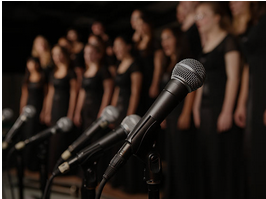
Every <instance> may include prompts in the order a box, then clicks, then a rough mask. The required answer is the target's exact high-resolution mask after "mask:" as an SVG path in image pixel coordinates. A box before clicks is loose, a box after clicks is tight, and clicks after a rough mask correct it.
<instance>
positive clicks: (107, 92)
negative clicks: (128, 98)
mask: <svg viewBox="0 0 266 199" xmlns="http://www.w3.org/2000/svg"><path fill="white" fill-rule="evenodd" d="M113 87H114V82H113V80H112V79H111V78H110V79H105V80H104V81H103V88H104V93H103V97H102V103H101V106H100V109H99V113H98V117H100V115H101V113H102V110H103V109H104V108H105V107H106V106H108V105H109V103H110V101H111V98H112V94H113Z"/></svg>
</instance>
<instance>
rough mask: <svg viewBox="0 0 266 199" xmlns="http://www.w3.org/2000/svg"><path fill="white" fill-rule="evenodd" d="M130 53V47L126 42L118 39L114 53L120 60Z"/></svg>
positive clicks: (115, 42)
mask: <svg viewBox="0 0 266 199" xmlns="http://www.w3.org/2000/svg"><path fill="white" fill-rule="evenodd" d="M129 51H130V45H127V44H126V42H125V41H124V40H123V39H122V38H120V37H118V38H116V39H115V41H114V53H115V56H116V58H117V59H118V60H122V59H123V58H124V57H125V56H126V55H127V54H128V53H129Z"/></svg>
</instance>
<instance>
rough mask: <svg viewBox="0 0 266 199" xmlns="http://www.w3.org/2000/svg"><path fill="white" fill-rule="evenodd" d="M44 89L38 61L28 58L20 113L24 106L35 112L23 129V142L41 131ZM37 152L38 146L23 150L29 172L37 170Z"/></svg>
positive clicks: (44, 85)
mask: <svg viewBox="0 0 266 199" xmlns="http://www.w3.org/2000/svg"><path fill="white" fill-rule="evenodd" d="M46 89H47V87H46V84H45V76H44V73H43V72H42V69H41V64H40V61H39V59H38V58H36V57H29V58H28V60H27V68H26V73H25V77H24V82H23V85H22V93H21V98H20V112H21V111H22V109H23V107H24V106H26V105H32V106H33V107H34V108H35V110H36V114H35V116H34V117H33V118H29V120H28V121H27V122H26V124H25V126H24V127H23V140H24V139H28V138H29V137H32V136H33V135H36V134H37V133H39V132H40V131H41V130H42V129H43V125H42V123H43V122H44V110H45V104H44V97H45V93H46ZM38 151H39V148H38V145H31V146H29V147H26V149H25V153H24V154H25V157H24V162H25V165H26V167H27V168H28V169H29V170H32V171H37V170H38V169H39V166H40V165H39V161H38V159H37V154H38Z"/></svg>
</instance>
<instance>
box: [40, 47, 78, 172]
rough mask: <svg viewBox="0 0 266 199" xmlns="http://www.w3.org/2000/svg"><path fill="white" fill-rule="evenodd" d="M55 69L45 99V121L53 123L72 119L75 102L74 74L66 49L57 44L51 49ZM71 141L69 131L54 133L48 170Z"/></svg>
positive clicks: (48, 123) (75, 81) (71, 137)
mask: <svg viewBox="0 0 266 199" xmlns="http://www.w3.org/2000/svg"><path fill="white" fill-rule="evenodd" d="M52 58H53V62H54V65H55V70H54V71H53V73H52V74H51V77H50V82H49V87H48V94H47V100H46V113H45V122H46V124H47V125H55V124H56V122H57V121H58V120H59V119H60V118H61V117H66V116H67V117H68V118H69V119H71V120H72V119H73V114H74V109H75V104H76V96H77V94H76V93H77V92H76V84H77V80H76V75H75V72H74V71H72V69H71V66H70V58H69V55H68V53H67V50H66V49H65V48H63V47H60V46H58V45H56V46H54V47H53V49H52ZM72 141H73V136H72V135H71V132H70V133H67V134H56V135H53V136H52V137H51V139H50V146H49V162H48V163H49V167H48V168H49V171H50V172H51V171H52V170H53V167H54V165H55V163H56V161H57V160H58V159H59V157H60V155H61V154H62V152H64V150H65V149H66V148H67V147H68V146H69V144H71V143H72Z"/></svg>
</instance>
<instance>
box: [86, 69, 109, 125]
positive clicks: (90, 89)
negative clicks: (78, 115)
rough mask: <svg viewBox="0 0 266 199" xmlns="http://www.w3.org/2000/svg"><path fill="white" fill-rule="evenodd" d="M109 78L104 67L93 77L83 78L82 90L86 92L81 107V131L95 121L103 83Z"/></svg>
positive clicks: (100, 101)
mask: <svg viewBox="0 0 266 199" xmlns="http://www.w3.org/2000/svg"><path fill="white" fill-rule="evenodd" d="M109 78H111V74H110V72H109V71H108V70H107V69H106V67H104V66H102V67H101V68H100V69H99V70H98V71H97V73H96V74H95V76H93V77H84V76H83V79H82V88H83V89H84V90H85V92H86V96H85V100H84V103H83V107H82V121H83V130H86V129H87V128H88V127H89V126H90V125H91V124H92V123H93V122H94V121H95V120H96V119H97V115H98V112H99V109H100V106H101V103H102V96H103V92H104V90H103V81H104V80H106V79H109Z"/></svg>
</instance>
